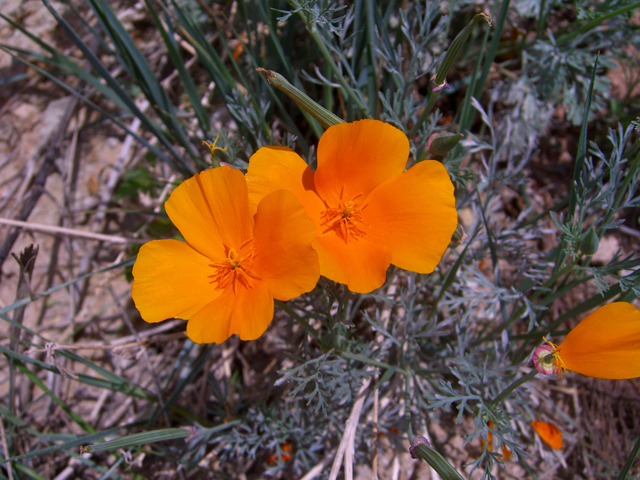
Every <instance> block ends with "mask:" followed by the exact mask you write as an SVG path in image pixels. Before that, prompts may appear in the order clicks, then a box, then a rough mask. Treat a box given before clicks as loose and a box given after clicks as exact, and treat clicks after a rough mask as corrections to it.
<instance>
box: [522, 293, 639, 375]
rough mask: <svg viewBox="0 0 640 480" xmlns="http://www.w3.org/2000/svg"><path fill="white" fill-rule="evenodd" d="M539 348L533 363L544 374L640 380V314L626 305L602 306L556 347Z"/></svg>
mask: <svg viewBox="0 0 640 480" xmlns="http://www.w3.org/2000/svg"><path fill="white" fill-rule="evenodd" d="M545 342H546V345H541V346H540V347H538V348H536V350H535V351H534V353H533V363H534V365H535V367H536V369H537V370H538V371H539V372H540V373H542V374H544V375H548V374H550V373H555V374H556V375H557V376H558V377H562V371H563V370H570V371H572V372H577V373H580V374H582V375H586V376H588V377H595V378H607V379H626V378H636V377H640V311H639V310H638V309H637V308H636V307H634V306H633V305H631V304H630V303H627V302H615V303H610V304H609V305H605V306H603V307H600V308H599V309H597V310H596V311H595V312H593V313H592V314H591V315H589V316H588V317H587V318H585V319H584V320H582V321H581V322H580V323H579V324H578V325H577V326H576V328H574V329H573V330H571V331H570V332H569V333H568V334H567V336H566V337H565V339H564V340H563V341H562V343H560V345H556V344H554V343H551V342H548V341H547V340H545Z"/></svg>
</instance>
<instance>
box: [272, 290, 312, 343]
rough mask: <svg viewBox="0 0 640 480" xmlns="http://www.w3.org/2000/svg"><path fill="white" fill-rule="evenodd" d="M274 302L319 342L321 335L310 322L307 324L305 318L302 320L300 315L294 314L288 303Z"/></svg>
mask: <svg viewBox="0 0 640 480" xmlns="http://www.w3.org/2000/svg"><path fill="white" fill-rule="evenodd" d="M274 301H275V303H276V305H278V306H279V307H280V308H281V309H282V310H284V311H285V312H287V313H288V314H289V315H290V316H291V317H292V318H293V319H294V320H296V321H297V322H298V323H299V324H300V325H302V328H304V329H305V330H306V331H307V332H309V333H310V334H311V335H312V336H314V337H315V338H317V339H318V340H319V339H320V335H319V334H318V332H316V331H315V329H314V328H313V327H312V326H311V325H309V322H307V321H306V320H305V319H304V318H302V317H301V316H300V315H298V314H297V313H296V312H294V311H293V310H292V309H291V308H289V305H287V304H286V303H284V302H282V301H280V300H274Z"/></svg>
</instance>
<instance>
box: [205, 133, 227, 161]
mask: <svg viewBox="0 0 640 480" xmlns="http://www.w3.org/2000/svg"><path fill="white" fill-rule="evenodd" d="M219 138H220V132H218V135H216V139H215V140H214V141H213V143H208V142H205V141H204V140H203V141H202V144H203V145H206V146H207V147H209V150H211V156H212V157H214V158H215V156H216V150H220V151H222V152H226V151H227V147H224V148H222V147H216V143H218V139H219Z"/></svg>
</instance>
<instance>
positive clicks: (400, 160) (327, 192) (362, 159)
mask: <svg viewBox="0 0 640 480" xmlns="http://www.w3.org/2000/svg"><path fill="white" fill-rule="evenodd" d="M408 158H409V139H408V138H407V136H406V135H405V134H404V133H403V132H402V131H401V130H399V129H397V128H396V127H394V126H392V125H390V124H388V123H384V122H381V121H379V120H360V121H358V122H353V123H340V124H338V125H334V126H332V127H329V128H328V129H327V131H326V132H324V134H323V135H322V137H321V138H320V142H319V143H318V168H317V169H316V175H315V186H316V189H317V191H318V194H319V195H320V197H321V198H322V199H323V200H324V201H325V202H327V203H328V205H329V206H330V207H335V206H336V205H334V204H333V203H337V202H336V201H335V199H337V198H340V194H341V193H342V192H343V189H344V192H343V193H344V198H346V199H347V200H351V199H353V197H355V196H356V195H362V197H361V198H366V196H367V195H368V194H369V192H371V191H372V190H373V189H374V188H376V187H377V186H378V185H380V184H381V183H382V182H384V181H385V180H388V179H390V178H392V177H394V176H396V175H400V174H401V173H402V171H403V170H404V168H405V166H406V165H407V159H408Z"/></svg>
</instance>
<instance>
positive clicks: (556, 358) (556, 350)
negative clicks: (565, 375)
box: [542, 337, 567, 378]
mask: <svg viewBox="0 0 640 480" xmlns="http://www.w3.org/2000/svg"><path fill="white" fill-rule="evenodd" d="M542 340H543V341H544V343H546V344H548V345H550V346H551V347H553V353H552V354H551V356H552V357H553V364H554V365H555V366H556V368H557V370H556V376H557V377H558V378H562V372H563V371H565V372H566V371H567V367H565V365H564V361H563V360H562V357H561V356H560V347H558V345H556V344H555V343H552V342H550V341H549V340H547V339H546V338H545V337H542Z"/></svg>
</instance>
